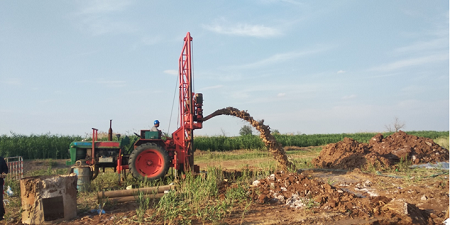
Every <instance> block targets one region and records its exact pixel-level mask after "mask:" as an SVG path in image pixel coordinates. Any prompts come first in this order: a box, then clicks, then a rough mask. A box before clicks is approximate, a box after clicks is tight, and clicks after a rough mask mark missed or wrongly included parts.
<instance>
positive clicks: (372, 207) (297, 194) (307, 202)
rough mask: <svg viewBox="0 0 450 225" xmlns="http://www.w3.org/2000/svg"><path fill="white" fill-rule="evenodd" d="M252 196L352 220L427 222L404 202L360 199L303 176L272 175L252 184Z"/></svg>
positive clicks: (418, 211) (265, 201) (425, 217)
mask: <svg viewBox="0 0 450 225" xmlns="http://www.w3.org/2000/svg"><path fill="white" fill-rule="evenodd" d="M249 193H250V197H251V198H252V199H253V200H254V201H256V202H258V203H269V204H284V205H285V207H289V208H292V209H310V210H312V211H313V212H338V213H342V214H345V215H347V216H349V217H351V218H354V217H358V218H363V219H366V220H369V219H373V218H378V219H377V221H378V222H387V223H395V224H426V223H427V220H428V218H427V217H428V216H427V214H426V212H424V211H422V210H420V209H419V208H417V207H416V206H415V205H413V204H409V203H407V202H405V201H404V200H402V199H391V198H388V197H385V196H370V195H368V194H366V195H359V196H357V195H355V194H353V193H350V192H348V191H347V190H345V189H340V188H336V187H333V186H331V185H330V184H328V183H324V182H323V181H321V180H319V179H318V178H313V177H310V176H306V175H304V174H294V173H283V172H278V173H276V174H272V175H271V176H269V177H267V178H266V179H261V180H256V181H255V182H253V187H251V189H250V192H249Z"/></svg>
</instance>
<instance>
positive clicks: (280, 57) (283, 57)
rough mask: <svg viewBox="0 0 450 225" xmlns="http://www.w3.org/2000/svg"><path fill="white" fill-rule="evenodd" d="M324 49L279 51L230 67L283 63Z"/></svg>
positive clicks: (251, 66) (254, 66)
mask: <svg viewBox="0 0 450 225" xmlns="http://www.w3.org/2000/svg"><path fill="white" fill-rule="evenodd" d="M323 50H324V49H316V50H310V51H298V52H286V53H278V54H275V55H272V56H270V57H268V58H265V59H262V60H260V61H257V62H253V63H249V64H245V65H239V66H230V67H229V68H230V69H252V68H258V67H262V66H267V65H272V64H275V63H281V62H285V61H288V60H291V59H294V58H298V57H303V56H308V55H311V54H316V53H318V52H321V51H323Z"/></svg>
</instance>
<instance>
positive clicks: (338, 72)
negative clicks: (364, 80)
mask: <svg viewBox="0 0 450 225" xmlns="http://www.w3.org/2000/svg"><path fill="white" fill-rule="evenodd" d="M341 73H345V71H344V70H339V71H337V74H341Z"/></svg>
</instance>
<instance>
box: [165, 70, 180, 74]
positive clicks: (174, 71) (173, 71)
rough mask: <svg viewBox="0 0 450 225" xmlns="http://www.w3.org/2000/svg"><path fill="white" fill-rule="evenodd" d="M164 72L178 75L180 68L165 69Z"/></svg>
mask: <svg viewBox="0 0 450 225" xmlns="http://www.w3.org/2000/svg"><path fill="white" fill-rule="evenodd" d="M163 73H165V74H170V75H178V70H164V71H163Z"/></svg>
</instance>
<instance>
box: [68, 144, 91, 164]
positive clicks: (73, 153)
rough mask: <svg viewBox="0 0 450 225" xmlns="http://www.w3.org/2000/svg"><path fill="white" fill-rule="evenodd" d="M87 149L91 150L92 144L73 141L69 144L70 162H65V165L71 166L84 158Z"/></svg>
mask: <svg viewBox="0 0 450 225" xmlns="http://www.w3.org/2000/svg"><path fill="white" fill-rule="evenodd" d="M87 149H92V142H85V141H74V142H72V143H70V147H69V154H70V161H66V165H67V166H72V165H74V164H75V162H76V161H77V160H79V159H84V158H86V150H87Z"/></svg>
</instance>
